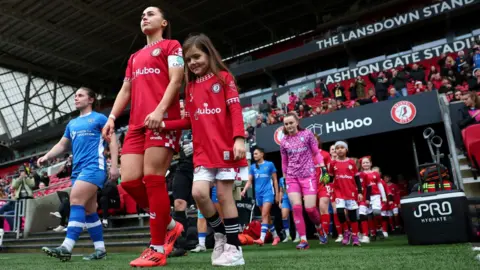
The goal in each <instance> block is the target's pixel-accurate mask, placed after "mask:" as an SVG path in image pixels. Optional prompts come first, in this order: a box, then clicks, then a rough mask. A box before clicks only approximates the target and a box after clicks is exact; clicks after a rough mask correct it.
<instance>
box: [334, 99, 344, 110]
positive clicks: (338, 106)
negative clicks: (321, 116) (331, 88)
mask: <svg viewBox="0 0 480 270" xmlns="http://www.w3.org/2000/svg"><path fill="white" fill-rule="evenodd" d="M345 109H346V108H345V106H344V105H343V102H342V101H341V100H337V109H336V110H337V111H340V110H345Z"/></svg>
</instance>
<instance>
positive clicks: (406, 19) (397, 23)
mask: <svg viewBox="0 0 480 270" xmlns="http://www.w3.org/2000/svg"><path fill="white" fill-rule="evenodd" d="M476 2H479V0H447V1H442V2H439V3H435V4H433V5H430V6H427V7H424V8H422V9H417V10H413V11H410V12H408V13H404V14H401V15H398V16H395V17H393V18H388V19H385V20H383V21H381V22H376V23H372V24H367V25H365V26H361V27H358V28H356V29H354V30H351V31H347V32H345V33H340V34H337V35H334V36H332V37H329V38H325V39H322V40H319V41H316V43H317V45H318V49H319V50H323V49H326V48H329V47H333V46H336V45H339V44H342V43H345V42H348V41H352V40H356V39H359V38H363V37H367V36H371V35H375V34H378V33H380V32H383V31H387V30H390V29H394V28H398V27H401V26H403V25H406V24H410V23H413V22H416V21H420V20H423V19H426V18H430V17H434V16H437V15H439V14H442V13H445V12H449V11H452V10H455V9H458V8H462V7H465V6H467V5H471V4H473V3H476Z"/></svg>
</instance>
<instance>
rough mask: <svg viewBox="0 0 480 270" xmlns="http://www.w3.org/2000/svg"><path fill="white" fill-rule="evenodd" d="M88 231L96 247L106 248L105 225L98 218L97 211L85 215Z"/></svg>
mask: <svg viewBox="0 0 480 270" xmlns="http://www.w3.org/2000/svg"><path fill="white" fill-rule="evenodd" d="M85 221H86V223H87V229H88V233H89V234H90V238H91V239H92V242H93V245H94V246H95V249H99V250H105V242H104V241H103V227H102V223H101V222H100V218H98V214H97V213H93V214H91V215H88V216H86V217H85Z"/></svg>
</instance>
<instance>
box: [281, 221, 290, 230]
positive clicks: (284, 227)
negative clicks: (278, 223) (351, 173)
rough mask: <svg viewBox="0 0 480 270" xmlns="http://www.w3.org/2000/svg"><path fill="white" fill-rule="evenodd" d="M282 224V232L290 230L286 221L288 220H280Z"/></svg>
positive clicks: (288, 222)
mask: <svg viewBox="0 0 480 270" xmlns="http://www.w3.org/2000/svg"><path fill="white" fill-rule="evenodd" d="M282 224H283V229H284V230H288V229H290V220H288V218H286V219H282Z"/></svg>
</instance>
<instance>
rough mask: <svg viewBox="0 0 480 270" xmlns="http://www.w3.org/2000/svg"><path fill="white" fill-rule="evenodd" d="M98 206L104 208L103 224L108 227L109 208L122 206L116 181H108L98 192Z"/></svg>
mask: <svg viewBox="0 0 480 270" xmlns="http://www.w3.org/2000/svg"><path fill="white" fill-rule="evenodd" d="M97 196H98V197H97V198H98V208H99V209H102V224H103V226H104V227H105V228H107V227H108V217H109V213H108V209H118V208H120V194H119V193H118V188H117V184H116V182H115V181H107V182H106V183H105V186H104V187H103V189H102V190H99V191H98V193H97Z"/></svg>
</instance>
